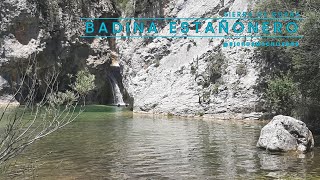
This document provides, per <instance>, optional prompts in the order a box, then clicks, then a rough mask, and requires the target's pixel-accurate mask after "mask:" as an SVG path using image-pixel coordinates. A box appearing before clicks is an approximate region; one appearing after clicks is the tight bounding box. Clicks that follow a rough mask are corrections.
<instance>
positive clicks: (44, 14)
mask: <svg viewBox="0 0 320 180" xmlns="http://www.w3.org/2000/svg"><path fill="white" fill-rule="evenodd" d="M118 16H119V12H118V9H117V8H116V6H115V3H114V2H113V1H111V0H82V1H77V0H68V1H65V0H3V1H0V76H1V77H2V78H4V79H5V81H6V82H7V83H8V84H9V85H12V84H14V83H15V82H18V81H19V79H20V77H21V74H19V73H20V72H19V70H18V68H19V67H20V68H21V69H22V67H23V63H24V62H28V60H29V58H30V57H31V56H33V57H34V55H37V56H36V59H37V61H38V62H39V64H40V66H41V68H42V72H41V73H43V74H42V75H41V76H42V77H43V76H44V74H46V72H48V69H51V68H52V66H53V65H57V64H60V67H61V68H60V69H59V70H60V75H61V78H60V79H59V82H60V87H61V88H65V87H67V84H68V83H69V82H68V81H69V80H67V79H66V78H64V77H66V75H67V74H75V73H76V72H77V71H78V70H81V69H83V68H84V67H86V66H88V67H89V69H90V71H91V72H92V73H94V74H95V75H96V80H97V83H96V84H97V88H96V89H95V91H94V92H93V93H92V94H91V95H90V96H89V99H88V101H93V103H104V104H105V103H112V102H109V101H108V100H112V92H111V87H110V84H109V81H108V79H107V75H108V73H109V72H110V71H113V69H114V68H112V67H110V64H111V63H112V53H113V51H114V44H112V42H111V41H109V40H108V39H81V38H80V36H81V35H83V33H84V28H85V27H84V25H83V22H82V21H81V20H80V18H81V17H118ZM116 72H119V71H116ZM118 76H120V74H119V75H116V77H118ZM120 81H121V80H120ZM0 86H1V85H0ZM0 89H3V91H1V93H0V96H3V97H4V98H5V97H6V96H7V95H6V94H8V93H12V92H9V91H5V89H4V88H0Z"/></svg>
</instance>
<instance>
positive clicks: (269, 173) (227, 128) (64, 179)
mask: <svg viewBox="0 0 320 180" xmlns="http://www.w3.org/2000/svg"><path fill="white" fill-rule="evenodd" d="M265 123H266V122H258V121H217V120H196V119H186V118H167V117H151V116H140V115H134V116H133V115H132V113H131V112H129V111H126V110H123V109H119V108H117V107H102V106H101V107H96V108H93V109H92V110H90V109H89V110H88V111H87V112H85V113H84V114H82V115H81V117H80V118H79V119H78V120H76V121H74V122H73V123H72V124H70V125H68V126H67V127H65V128H64V129H62V130H60V131H58V132H56V133H54V134H51V135H50V136H48V137H46V138H44V139H42V140H40V141H38V142H36V143H35V144H33V145H32V146H30V147H29V148H28V149H26V151H25V152H24V153H23V154H22V155H21V156H19V157H17V158H16V159H15V160H14V161H12V162H11V163H10V166H9V167H8V170H7V174H6V175H4V176H2V179H19V180H20V179H44V180H51V179H52V180H55V179H59V180H60V179H61V180H69V179H70V180H71V179H77V180H91V179H92V180H98V179H270V178H271V179H272V178H284V179H286V178H288V179H291V178H296V179H305V178H307V179H310V178H314V179H317V178H319V177H320V163H319V162H320V155H319V153H320V148H319V147H316V148H315V149H314V151H313V152H311V153H308V154H306V155H299V154H271V153H268V152H266V151H264V150H260V149H257V148H256V147H255V145H256V142H257V140H258V138H259V133H260V130H261V128H262V127H263V126H264V125H265ZM318 175H319V176H318Z"/></svg>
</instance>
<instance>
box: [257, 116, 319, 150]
mask: <svg viewBox="0 0 320 180" xmlns="http://www.w3.org/2000/svg"><path fill="white" fill-rule="evenodd" d="M257 147H260V148H263V149H266V150H269V151H300V152H308V151H310V150H311V149H312V148H313V147H314V139H313V135H312V132H311V131H310V130H309V129H308V128H307V126H306V124H305V123H304V122H302V121H300V120H297V119H295V118H292V117H289V116H282V115H279V116H275V117H274V118H273V119H272V121H271V122H269V123H268V124H267V125H266V126H265V127H263V128H262V130H261V134H260V138H259V140H258V143H257Z"/></svg>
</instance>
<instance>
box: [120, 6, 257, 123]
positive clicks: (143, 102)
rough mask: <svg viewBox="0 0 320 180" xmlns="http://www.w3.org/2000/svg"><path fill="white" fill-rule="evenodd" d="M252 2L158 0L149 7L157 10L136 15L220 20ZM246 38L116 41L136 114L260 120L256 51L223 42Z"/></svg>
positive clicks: (246, 8) (124, 79)
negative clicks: (215, 18)
mask: <svg viewBox="0 0 320 180" xmlns="http://www.w3.org/2000/svg"><path fill="white" fill-rule="evenodd" d="M139 2H140V1H139ZM141 2H143V1H141ZM253 2H254V1H247V0H236V1H234V0H226V1H224V3H221V1H212V0H200V1H199V0H179V1H173V0H172V1H163V2H162V3H160V4H159V2H158V1H154V2H153V4H152V5H150V6H152V7H156V8H154V10H152V9H149V11H148V12H147V13H141V14H135V17H159V16H160V17H184V18H189V17H221V14H223V12H224V11H226V10H227V11H230V12H245V11H250V8H252V7H253V5H254V4H251V3H253ZM145 6H147V5H145ZM159 9H160V10H161V11H159ZM152 12H154V13H152ZM159 12H160V13H161V14H159ZM122 16H123V17H126V16H129V15H128V14H123V15H122ZM214 25H215V26H216V25H217V23H214ZM203 28H205V27H203ZM163 29H168V27H164V28H163ZM159 32H160V34H159V35H161V33H164V34H165V33H166V31H165V30H163V31H162V30H159ZM229 33H230V32H229ZM231 34H232V33H231ZM242 40H243V39H236V38H234V39H233V38H231V39H225V40H224V39H218V38H212V39H210V38H203V39H200V38H197V39H182V38H161V39H153V40H152V39H151V40H149V39H128V40H126V41H123V40H117V46H118V48H119V52H120V61H121V66H122V67H123V71H122V74H123V83H124V86H125V88H126V89H127V91H128V92H129V94H130V96H132V97H133V98H134V111H135V112H143V113H144V112H146V113H156V114H158V113H159V114H169V113H170V114H174V115H181V116H204V117H212V118H219V119H230V118H232V119H242V118H249V119H258V118H259V117H260V116H261V113H259V112H261V110H260V109H259V107H260V106H259V103H258V102H259V101H260V95H259V94H258V93H256V92H255V88H254V87H255V86H256V84H257V79H258V76H259V72H260V67H259V65H258V64H257V63H256V62H257V61H259V60H257V59H255V57H254V54H255V52H254V50H255V49H254V48H252V47H245V48H244V47H232V48H223V47H222V43H223V42H224V41H227V42H238V41H242ZM247 41H249V42H251V41H254V40H252V39H247Z"/></svg>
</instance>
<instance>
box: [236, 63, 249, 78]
mask: <svg viewBox="0 0 320 180" xmlns="http://www.w3.org/2000/svg"><path fill="white" fill-rule="evenodd" d="M236 74H237V75H239V76H245V75H247V67H246V65H245V64H238V65H237V68H236Z"/></svg>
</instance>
